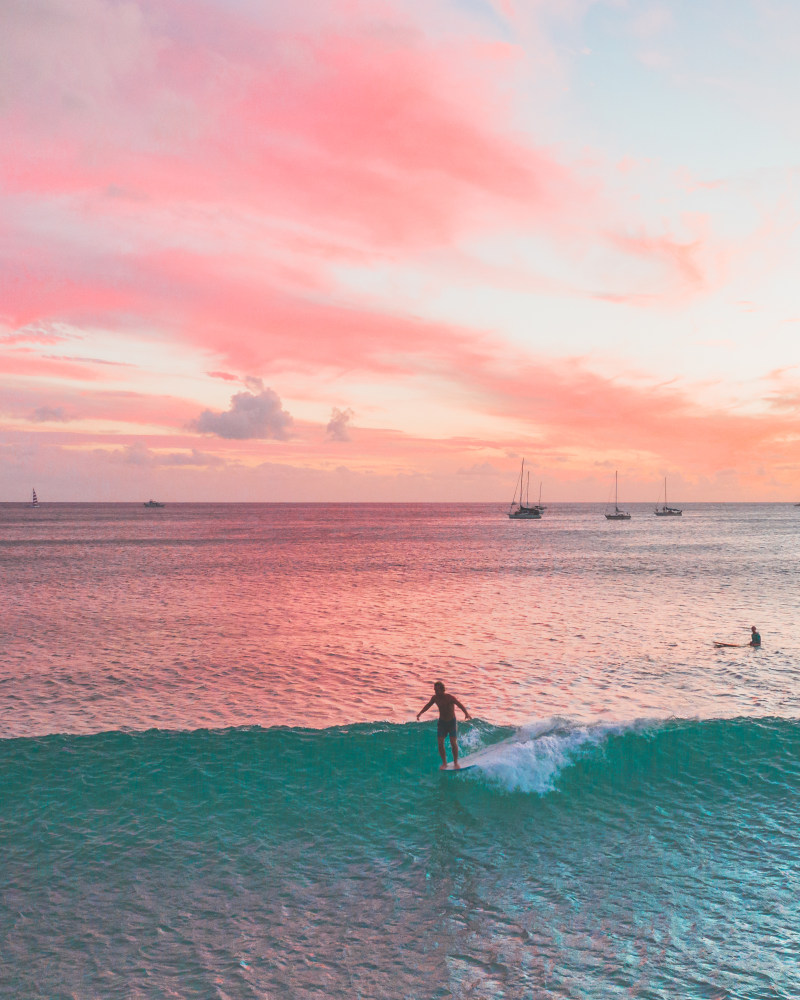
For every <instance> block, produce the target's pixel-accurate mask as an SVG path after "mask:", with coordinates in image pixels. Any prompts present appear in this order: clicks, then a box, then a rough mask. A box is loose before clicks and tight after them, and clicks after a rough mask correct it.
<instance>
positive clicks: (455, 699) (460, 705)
mask: <svg viewBox="0 0 800 1000" xmlns="http://www.w3.org/2000/svg"><path fill="white" fill-rule="evenodd" d="M453 704H454V705H458V707H459V708H460V709H461V711H462V712H463V713H464V718H465V719H471V718H472V716H471V715H470V714H469V712H468V711H467V710H466V708H464V706H463V705H462V704H461V702H460V701H459V700H458V698H453Z"/></svg>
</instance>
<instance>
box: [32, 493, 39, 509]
mask: <svg viewBox="0 0 800 1000" xmlns="http://www.w3.org/2000/svg"><path fill="white" fill-rule="evenodd" d="M38 506H39V498H38V497H37V496H36V490H31V507H38Z"/></svg>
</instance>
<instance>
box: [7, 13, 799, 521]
mask: <svg viewBox="0 0 800 1000" xmlns="http://www.w3.org/2000/svg"><path fill="white" fill-rule="evenodd" d="M798 108H800V4H797V3H796V0H786V2H780V0H775V2H772V0H764V2H761V0H704V2H702V3H698V2H697V0H672V2H669V3H648V2H644V0H642V2H639V0H627V2H626V0H596V2H593V0H386V2H383V0H375V2H358V0H353V2H348V0H291V2H290V3H287V2H285V0H280V2H278V0H193V2H192V3H186V2H183V0H182V2H177V0H152V2H151V0H121V2H113V0H4V2H3V3H2V5H0V115H2V119H3V135H4V140H3V142H2V144H0V256H1V258H2V259H1V260H0V448H1V449H2V457H3V470H4V474H3V476H2V479H1V480H0V500H3V501H22V500H25V499H26V498H28V497H29V495H30V490H31V488H32V487H35V488H36V490H37V492H38V493H39V496H40V499H42V500H44V501H47V500H87V501H90V500H130V501H141V500H145V499H147V498H148V497H151V496H154V497H157V498H158V499H160V500H163V501H166V502H177V501H187V500H230V501H259V500H264V501H271V500H309V501H322V500H398V501H405V500H447V499H452V500H476V501H489V500H498V501H507V500H510V499H511V493H512V490H513V487H514V479H515V477H516V475H517V472H518V469H519V462H520V458H521V457H523V456H524V457H525V458H526V459H527V461H528V463H529V465H530V468H531V477H532V482H533V481H535V483H536V489H537V492H538V484H539V482H540V481H542V482H543V491H544V497H545V498H546V499H548V500H550V501H556V500H597V501H605V500H606V499H607V498H608V496H609V493H610V491H611V490H613V479H614V470H615V469H618V470H619V476H620V484H621V499H623V498H624V500H625V501H626V502H634V501H637V500H638V501H649V502H655V501H656V500H657V499H658V497H659V491H660V489H661V485H662V483H663V477H664V476H667V477H669V483H670V487H669V493H670V500H674V501H676V502H677V501H690V500H791V501H800V277H799V275H800V255H799V254H798V249H800V246H799V244H800V236H799V235H798V232H799V231H798V223H800V197H799V196H800V111H799V110H798ZM623 485H624V489H623Z"/></svg>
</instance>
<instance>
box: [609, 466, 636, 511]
mask: <svg viewBox="0 0 800 1000" xmlns="http://www.w3.org/2000/svg"><path fill="white" fill-rule="evenodd" d="M630 519H631V515H630V514H629V513H628V512H627V511H625V510H620V509H619V500H618V497H617V472H616V469H615V470H614V513H613V514H606V520H607V521H630Z"/></svg>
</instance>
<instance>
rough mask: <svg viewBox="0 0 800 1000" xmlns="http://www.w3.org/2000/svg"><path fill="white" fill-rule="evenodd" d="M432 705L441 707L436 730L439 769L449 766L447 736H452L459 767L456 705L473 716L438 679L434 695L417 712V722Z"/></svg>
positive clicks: (456, 765) (466, 713) (451, 742)
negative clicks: (445, 742) (445, 745)
mask: <svg viewBox="0 0 800 1000" xmlns="http://www.w3.org/2000/svg"><path fill="white" fill-rule="evenodd" d="M431 705H436V707H437V708H438V709H439V725H438V727H437V730H436V738H437V741H438V744H439V756H440V757H441V758H442V766H441V767H440V768H439V770H440V771H443V770H444V769H445V768H446V767H447V752H446V751H445V748H444V740H445V737H446V736H449V737H450V749H451V750H452V751H453V767H454V768H455V769H458V743H456V737H457V735H458V723H457V722H456V705H458V707H459V708H460V709H461V711H462V712H463V713H464V718H465V719H471V718H472V716H471V715H470V714H469V712H468V711H467V710H466V708H464V706H463V705H462V704H461V702H460V701H459V700H458V698H456V696H455V695H453V694H447V693H446V692H445V689H444V684H442V682H441V681H437V682H436V683H435V684H434V685H433V697H432V698H431V700H430V701H429V702H428V704H427V705H426V706H425V708H422V709H420V711H419V712H417V722H419V717H420V716H421V715H423V714H424V713H425V712H427V711H428V709H429V708H430V707H431Z"/></svg>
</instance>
